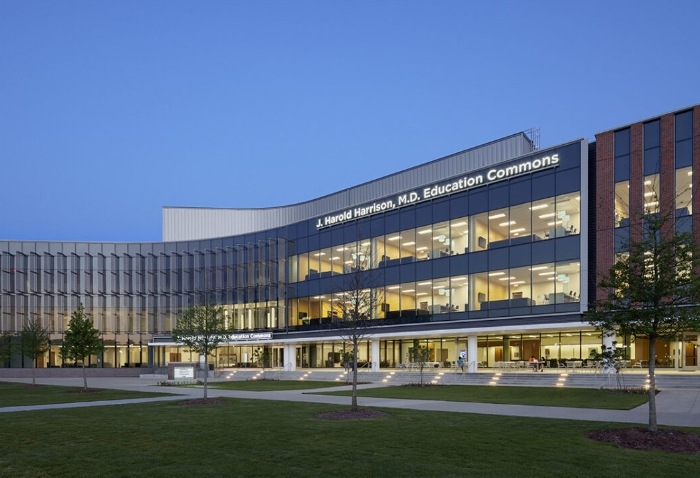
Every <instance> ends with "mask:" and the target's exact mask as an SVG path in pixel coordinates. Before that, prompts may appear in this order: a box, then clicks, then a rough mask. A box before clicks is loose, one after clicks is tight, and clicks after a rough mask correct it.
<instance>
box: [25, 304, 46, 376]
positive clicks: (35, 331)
mask: <svg viewBox="0 0 700 478" xmlns="http://www.w3.org/2000/svg"><path fill="white" fill-rule="evenodd" d="M21 337H22V354H24V355H25V356H27V357H29V358H31V359H32V384H36V373H35V371H34V368H35V366H36V364H35V362H36V361H37V360H38V359H39V358H41V357H42V356H43V355H44V354H45V353H46V350H47V349H48V348H49V330H48V329H47V328H46V327H44V326H43V325H42V324H41V320H40V319H39V318H38V317H35V318H33V319H30V320H29V321H27V322H26V323H25V324H24V326H23V327H22V333H21Z"/></svg>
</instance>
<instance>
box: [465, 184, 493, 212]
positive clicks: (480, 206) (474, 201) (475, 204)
mask: <svg viewBox="0 0 700 478" xmlns="http://www.w3.org/2000/svg"><path fill="white" fill-rule="evenodd" d="M488 210H489V200H488V195H487V192H486V189H485V188H484V189H481V190H480V191H478V192H475V193H472V194H470V195H469V215H473V214H477V213H480V212H484V211H488Z"/></svg>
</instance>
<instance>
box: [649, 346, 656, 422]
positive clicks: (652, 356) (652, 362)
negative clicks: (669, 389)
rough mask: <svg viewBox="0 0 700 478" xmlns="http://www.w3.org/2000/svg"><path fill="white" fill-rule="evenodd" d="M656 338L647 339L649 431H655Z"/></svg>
mask: <svg viewBox="0 0 700 478" xmlns="http://www.w3.org/2000/svg"><path fill="white" fill-rule="evenodd" d="M655 369H656V337H649V428H648V429H649V431H650V432H655V431H656V373H655Z"/></svg>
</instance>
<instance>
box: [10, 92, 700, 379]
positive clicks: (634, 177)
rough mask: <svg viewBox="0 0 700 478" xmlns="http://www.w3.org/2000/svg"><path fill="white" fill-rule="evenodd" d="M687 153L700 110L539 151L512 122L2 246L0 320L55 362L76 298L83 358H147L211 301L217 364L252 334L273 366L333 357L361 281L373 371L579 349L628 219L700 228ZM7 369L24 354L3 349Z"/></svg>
mask: <svg viewBox="0 0 700 478" xmlns="http://www.w3.org/2000/svg"><path fill="white" fill-rule="evenodd" d="M699 147H700V106H695V107H692V108H688V109H684V110H680V111H677V112H672V113H668V114H666V115H663V116H661V117H659V118H651V119H649V120H645V121H642V122H638V123H634V124H631V125H626V126H623V127H619V128H615V129H614V130H610V131H605V132H602V133H599V134H597V135H596V141H595V142H592V143H590V144H589V143H588V142H587V141H586V140H575V141H571V142H568V143H564V144H561V145H558V146H553V147H549V148H545V149H539V148H538V147H537V145H536V144H535V142H533V140H532V138H531V137H530V136H529V135H528V134H526V133H518V134H515V135H512V136H509V137H506V138H503V139H500V140H497V141H494V142H491V143H488V144H484V145H481V146H478V147H475V148H472V149H469V150H465V151H462V152H460V153H456V154H453V155H450V156H447V157H445V158H440V159H438V160H435V161H432V162H429V163H426V164H423V165H421V166H418V167H415V168H411V169H408V170H405V171H401V172H398V173H396V174H392V175H390V176H386V177H383V178H380V179H377V180H375V181H371V182H368V183H365V184H361V185H359V186H356V187H353V188H349V189H346V190H343V191H339V192H337V193H334V194H330V195H328V196H324V197H321V198H318V199H315V200H311V201H308V202H305V203H300V204H295V205H290V206H283V207H278V208H267V209H252V210H251V209H246V210H241V209H198V208H164V211H163V239H164V240H163V242H158V243H66V242H33V241H23V242H15V241H12V242H8V241H5V242H0V292H1V293H2V299H1V301H0V331H2V332H4V333H10V334H11V333H14V332H17V331H19V330H21V328H22V324H23V323H24V322H25V321H26V320H27V319H29V318H33V317H39V318H40V319H41V320H42V322H43V323H44V324H45V325H46V326H47V327H49V329H50V330H51V334H52V346H51V349H50V351H49V352H48V353H47V355H46V357H45V359H44V360H43V361H40V362H39V363H38V365H39V366H61V365H62V362H61V359H60V357H59V354H58V347H59V345H60V342H61V337H62V333H63V330H64V329H65V328H66V326H67V324H68V321H69V319H70V314H71V313H72V311H73V310H75V308H76V307H77V305H78V304H79V303H81V302H82V303H83V304H84V305H85V308H86V311H87V312H88V314H89V315H90V316H91V317H92V318H93V320H94V323H95V326H96V327H97V328H98V329H99V330H100V331H101V332H102V334H103V337H104V342H105V345H106V349H105V351H104V352H103V353H101V354H100V355H99V356H95V357H92V358H91V365H92V366H97V367H124V366H129V367H133V366H156V367H158V366H163V365H166V364H167V363H169V362H174V361H182V360H192V359H193V357H191V356H190V354H189V352H188V351H186V350H185V349H184V348H183V347H181V346H179V345H178V344H176V343H173V342H172V339H171V338H170V335H169V332H170V331H171V330H172V327H173V325H174V323H175V320H176V318H177V316H178V314H179V313H180V312H181V311H182V310H183V309H185V308H187V307H190V306H192V305H195V304H202V303H204V302H205V301H206V302H208V303H217V304H221V305H223V306H224V308H225V311H226V315H227V318H228V321H229V324H230V325H231V327H233V329H234V331H235V332H234V333H233V334H232V335H231V337H230V339H231V340H230V341H229V343H227V344H225V345H222V346H221V347H220V348H219V349H218V351H217V355H216V357H215V359H214V360H215V363H216V364H217V365H218V366H242V365H246V364H249V363H251V361H252V360H253V355H254V353H255V351H256V350H258V349H260V348H262V349H264V350H266V352H267V354H268V356H269V357H270V359H271V362H272V365H273V366H277V367H286V368H288V369H294V368H297V367H334V366H341V357H342V353H343V352H344V351H346V348H347V347H346V344H345V343H344V340H343V337H342V334H340V333H339V330H338V329H337V327H335V326H334V323H335V322H336V321H337V319H338V316H337V314H338V307H337V303H338V300H339V299H340V294H341V293H342V291H343V287H346V286H344V285H343V284H347V278H348V277H357V278H362V279H363V280H364V281H365V283H366V284H368V285H367V288H368V290H370V291H371V293H372V294H373V297H376V298H377V303H376V306H375V307H373V310H374V311H373V312H372V316H373V318H376V321H375V324H376V325H374V326H373V327H372V330H371V335H370V336H369V337H368V338H367V339H366V340H364V341H363V343H362V347H361V350H360V356H359V357H358V359H359V361H360V362H362V363H364V364H366V366H368V367H371V368H372V369H374V370H377V369H380V368H386V367H402V366H405V365H406V364H407V363H408V362H409V361H410V350H411V348H412V347H415V346H416V345H420V346H425V347H427V348H428V349H429V350H430V361H431V362H434V363H435V365H438V366H444V365H449V364H452V363H454V362H455V361H456V360H457V359H458V357H460V356H461V355H464V356H465V357H466V362H467V363H468V364H469V367H470V369H471V370H476V369H477V368H478V367H483V366H487V367H490V366H494V365H497V364H503V363H513V364H517V363H519V362H520V361H522V360H523V359H527V358H528V357H530V356H533V355H534V356H536V357H546V358H547V359H550V360H552V359H557V360H563V359H579V360H585V359H586V358H587V357H588V356H589V354H590V351H591V350H592V349H599V347H600V345H601V343H602V338H601V336H600V334H599V333H596V331H595V330H593V329H592V328H591V327H590V326H588V325H587V324H586V323H585V322H583V321H582V313H583V312H584V311H585V308H586V304H587V303H588V298H589V296H590V294H595V291H594V284H595V277H596V273H597V271H605V270H607V268H608V267H609V265H610V264H612V261H613V260H614V256H615V253H616V244H619V243H620V238H623V237H625V232H626V230H627V229H628V228H627V229H626V221H625V218H629V216H630V214H634V213H635V211H638V210H639V211H641V208H643V207H645V204H646V203H649V202H652V199H653V200H655V201H657V204H661V205H662V206H663V204H669V201H670V202H671V203H674V202H675V203H676V204H675V205H674V207H675V208H676V212H677V214H676V215H677V218H678V219H677V227H678V228H685V229H687V228H692V230H693V231H694V233H695V234H696V235H698V237H700V224H696V223H697V221H695V222H694V221H693V220H692V218H693V215H692V212H693V210H695V209H696V208H695V207H694V201H700V198H694V197H693V196H692V188H691V185H692V178H693V176H692V170H693V168H694V163H695V162H696V161H700V159H699V158H700V151H698V148H699ZM696 177H697V175H696ZM647 181H651V183H649V184H654V185H655V186H660V187H656V188H655V189H654V191H651V188H648V187H647V186H648V184H647ZM696 187H697V186H696ZM645 188H646V189H645ZM659 191H660V195H659V196H658V197H652V196H651V195H647V193H649V192H656V193H657V194H659ZM679 191H683V194H678V192H679ZM616 198H617V200H616ZM620 198H622V199H620ZM650 198H651V199H650ZM627 222H628V221H627ZM618 341H619V342H622V343H624V344H625V345H626V346H627V350H628V358H629V360H630V364H634V363H636V362H639V361H641V360H642V358H643V357H644V358H645V356H644V352H645V349H644V342H643V341H642V340H636V341H632V340H631V338H629V337H624V338H619V339H618ZM10 345H11V346H12V341H10ZM697 345H698V336H697V334H690V333H689V334H687V335H686V336H685V337H684V339H683V340H681V341H679V342H676V343H667V344H664V347H665V349H664V350H663V357H660V359H661V360H660V366H665V367H674V368H680V367H684V368H697V367H698V364H697V357H696V355H695V350H696V348H697ZM194 359H196V358H194ZM9 365H11V366H16V367H21V366H30V364H29V363H27V360H26V359H23V358H22V357H21V354H16V353H15V354H13V355H12V359H11V360H10V363H9Z"/></svg>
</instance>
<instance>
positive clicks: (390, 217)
mask: <svg viewBox="0 0 700 478" xmlns="http://www.w3.org/2000/svg"><path fill="white" fill-rule="evenodd" d="M399 218H400V216H399V212H398V211H397V212H391V213H389V214H387V215H386V216H384V227H385V228H386V233H387V234H389V233H390V232H397V231H400V230H401V221H400V220H399Z"/></svg>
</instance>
